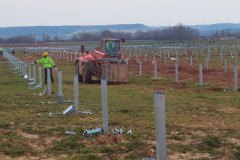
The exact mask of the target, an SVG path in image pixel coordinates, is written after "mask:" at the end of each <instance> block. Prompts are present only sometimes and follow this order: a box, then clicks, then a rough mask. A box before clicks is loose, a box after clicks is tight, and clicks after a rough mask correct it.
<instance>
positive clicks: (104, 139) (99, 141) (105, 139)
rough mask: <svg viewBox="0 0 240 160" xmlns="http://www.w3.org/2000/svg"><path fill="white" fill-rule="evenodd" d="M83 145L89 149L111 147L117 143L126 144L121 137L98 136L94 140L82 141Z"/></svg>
mask: <svg viewBox="0 0 240 160" xmlns="http://www.w3.org/2000/svg"><path fill="white" fill-rule="evenodd" d="M83 142H84V144H85V145H86V146H87V147H89V146H92V145H112V144H117V143H126V142H127V140H126V139H125V138H124V137H123V136H122V135H99V136H98V137H96V139H94V140H88V139H85V140H83Z"/></svg>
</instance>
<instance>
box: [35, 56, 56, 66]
mask: <svg viewBox="0 0 240 160" xmlns="http://www.w3.org/2000/svg"><path fill="white" fill-rule="evenodd" d="M37 63H41V64H43V68H52V67H55V64H54V62H53V60H52V58H50V57H43V58H41V59H40V60H37Z"/></svg>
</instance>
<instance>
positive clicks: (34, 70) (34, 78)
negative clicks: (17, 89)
mask: <svg viewBox="0 0 240 160" xmlns="http://www.w3.org/2000/svg"><path fill="white" fill-rule="evenodd" d="M33 83H34V84H36V65H35V64H34V65H33Z"/></svg>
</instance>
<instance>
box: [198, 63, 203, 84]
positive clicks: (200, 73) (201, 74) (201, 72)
mask: <svg viewBox="0 0 240 160" xmlns="http://www.w3.org/2000/svg"><path fill="white" fill-rule="evenodd" d="M199 85H200V86H201V87H202V86H203V71H202V64H199Z"/></svg>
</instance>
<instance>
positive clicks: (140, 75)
mask: <svg viewBox="0 0 240 160" xmlns="http://www.w3.org/2000/svg"><path fill="white" fill-rule="evenodd" d="M138 64H139V73H138V76H139V77H142V61H140V60H138Z"/></svg>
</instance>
